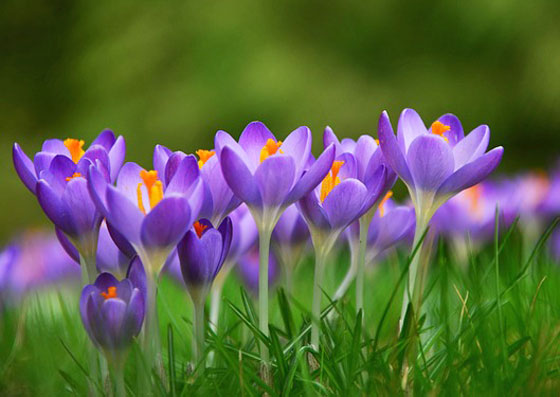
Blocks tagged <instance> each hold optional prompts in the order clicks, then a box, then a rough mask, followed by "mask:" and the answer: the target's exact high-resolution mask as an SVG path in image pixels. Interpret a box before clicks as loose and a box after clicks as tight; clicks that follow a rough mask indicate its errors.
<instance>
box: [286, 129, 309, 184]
mask: <svg viewBox="0 0 560 397" xmlns="http://www.w3.org/2000/svg"><path fill="white" fill-rule="evenodd" d="M311 141H312V136H311V130H310V129H309V128H307V127H299V128H297V129H296V130H294V131H293V132H292V133H290V135H288V136H287V137H286V139H285V140H284V141H283V143H282V146H281V147H280V152H281V153H284V154H287V155H288V156H291V157H292V158H293V159H294V161H295V174H296V176H299V175H301V173H302V171H303V170H304V168H305V165H306V164H307V160H308V159H309V155H310V154H311Z"/></svg>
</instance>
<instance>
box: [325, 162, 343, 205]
mask: <svg viewBox="0 0 560 397" xmlns="http://www.w3.org/2000/svg"><path fill="white" fill-rule="evenodd" d="M343 164H344V161H342V160H340V161H334V162H333V164H332V167H331V171H330V172H329V173H328V174H327V176H326V177H325V179H323V182H322V183H321V197H320V198H321V202H323V201H325V199H326V198H327V196H328V195H329V193H330V192H331V191H332V190H333V189H334V187H335V186H336V185H338V184H339V183H340V178H339V177H338V172H339V171H340V167H342V165H343Z"/></svg>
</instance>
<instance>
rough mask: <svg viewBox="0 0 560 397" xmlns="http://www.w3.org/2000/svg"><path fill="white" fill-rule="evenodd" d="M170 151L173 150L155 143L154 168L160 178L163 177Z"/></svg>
mask: <svg viewBox="0 0 560 397" xmlns="http://www.w3.org/2000/svg"><path fill="white" fill-rule="evenodd" d="M171 153H173V152H172V151H171V150H169V149H168V148H166V147H165V146H163V145H156V147H155V148H154V156H153V163H154V170H156V171H157V173H158V176H159V177H160V178H163V176H164V175H165V165H166V164H167V160H169V156H171Z"/></svg>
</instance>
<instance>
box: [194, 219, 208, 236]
mask: <svg viewBox="0 0 560 397" xmlns="http://www.w3.org/2000/svg"><path fill="white" fill-rule="evenodd" d="M193 227H194V231H195V232H196V235H197V236H198V238H201V237H202V233H204V231H205V230H206V229H208V225H205V224H203V223H200V222H198V221H196V222H195V223H194V225H193Z"/></svg>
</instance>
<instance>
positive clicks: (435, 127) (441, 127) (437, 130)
mask: <svg viewBox="0 0 560 397" xmlns="http://www.w3.org/2000/svg"><path fill="white" fill-rule="evenodd" d="M450 129H451V127H450V126H448V125H445V124H443V123H442V122H440V121H437V120H436V121H434V122H433V123H432V134H436V135H439V136H441V137H442V138H443V139H445V142H449V139H447V137H445V136H444V135H443V134H444V133H445V132H447V131H449V130H450Z"/></svg>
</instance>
